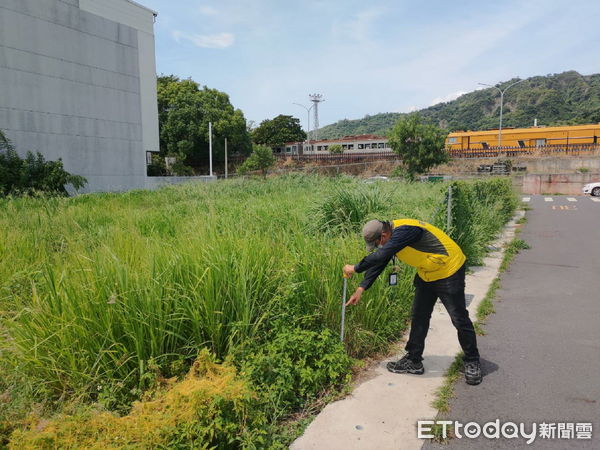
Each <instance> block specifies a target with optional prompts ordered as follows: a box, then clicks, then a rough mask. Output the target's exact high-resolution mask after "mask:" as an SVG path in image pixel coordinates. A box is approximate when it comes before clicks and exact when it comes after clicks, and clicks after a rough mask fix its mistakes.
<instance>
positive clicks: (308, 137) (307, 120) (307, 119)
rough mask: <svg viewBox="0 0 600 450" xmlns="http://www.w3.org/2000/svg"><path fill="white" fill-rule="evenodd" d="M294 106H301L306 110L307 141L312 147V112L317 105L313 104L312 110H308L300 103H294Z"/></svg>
mask: <svg viewBox="0 0 600 450" xmlns="http://www.w3.org/2000/svg"><path fill="white" fill-rule="evenodd" d="M293 104H294V105H297V106H300V107H302V108H304V109H305V110H306V140H307V141H308V143H309V145H310V110H311V109H313V107H314V106H315V105H314V103H313V104H312V105H311V107H310V108H307V107H306V106H304V105H302V104H300V103H293Z"/></svg>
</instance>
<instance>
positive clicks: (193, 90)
mask: <svg viewBox="0 0 600 450" xmlns="http://www.w3.org/2000/svg"><path fill="white" fill-rule="evenodd" d="M158 120H159V127H160V154H161V156H163V157H164V156H179V158H180V159H181V158H183V160H184V161H182V162H183V163H185V164H187V165H190V166H199V165H205V164H206V163H207V162H208V152H209V140H208V123H209V122H212V125H213V157H214V158H215V160H216V161H223V160H224V154H225V149H224V147H225V146H224V138H227V141H228V147H229V149H228V151H230V152H236V153H240V154H243V155H247V154H249V153H250V151H251V149H252V145H251V141H250V134H249V133H248V131H247V129H246V126H247V125H246V119H245V118H244V114H243V113H242V111H240V110H239V109H234V107H233V106H232V105H231V103H230V101H229V96H228V95H227V94H225V93H224V92H220V91H218V90H216V89H209V88H207V87H206V86H205V87H203V88H202V89H200V85H199V84H198V83H196V82H195V81H193V80H191V79H187V80H180V79H179V78H178V77H176V76H174V75H168V76H160V77H158Z"/></svg>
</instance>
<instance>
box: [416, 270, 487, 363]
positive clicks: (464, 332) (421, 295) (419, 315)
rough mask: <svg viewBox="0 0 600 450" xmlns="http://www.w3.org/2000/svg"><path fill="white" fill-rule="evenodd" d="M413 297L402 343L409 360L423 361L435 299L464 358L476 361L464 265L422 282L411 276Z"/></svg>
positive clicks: (476, 354)
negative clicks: (449, 323) (450, 327)
mask: <svg viewBox="0 0 600 450" xmlns="http://www.w3.org/2000/svg"><path fill="white" fill-rule="evenodd" d="M414 286H415V299H414V301H413V306H412V324H411V328H410V336H409V338H408V343H407V344H406V351H407V352H408V356H409V358H410V359H411V360H413V361H422V360H423V350H424V349H425V338H426V337H427V331H429V320H430V319H431V313H432V311H433V307H434V305H435V302H436V301H437V299H438V298H439V299H440V300H441V301H442V303H443V304H444V307H445V308H446V311H448V314H449V315H450V319H451V320H452V324H453V325H454V327H455V328H456V331H457V334H458V341H459V342H460V346H461V347H462V349H463V352H464V357H463V359H464V361H465V362H470V361H479V351H478V350H477V337H476V335H475V330H474V329H473V323H472V322H471V319H470V318H469V311H467V308H466V301H465V266H464V265H463V266H462V267H461V268H460V269H459V270H458V271H457V272H456V273H455V274H454V275H452V276H450V277H448V278H444V279H441V280H437V281H430V282H426V281H423V279H421V277H419V275H415V280H414Z"/></svg>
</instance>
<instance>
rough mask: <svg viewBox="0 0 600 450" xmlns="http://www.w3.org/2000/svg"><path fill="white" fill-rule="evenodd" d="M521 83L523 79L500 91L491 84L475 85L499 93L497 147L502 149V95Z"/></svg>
mask: <svg viewBox="0 0 600 450" xmlns="http://www.w3.org/2000/svg"><path fill="white" fill-rule="evenodd" d="M523 81H525V79H523V80H519V81H515V82H514V83H513V84H511V85H509V86H507V87H505V88H504V89H500V88H499V87H498V86H492V85H491V84H485V83H477V84H480V85H482V86H488V87H491V88H495V89H498V92H500V126H499V127H498V147H502V107H503V105H504V93H505V92H506V91H508V90H509V89H510V88H511V87H513V86H514V85H515V84H519V83H522V82H523Z"/></svg>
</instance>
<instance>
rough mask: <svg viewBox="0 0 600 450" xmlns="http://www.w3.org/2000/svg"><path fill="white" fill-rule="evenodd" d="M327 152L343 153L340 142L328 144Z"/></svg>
mask: <svg viewBox="0 0 600 450" xmlns="http://www.w3.org/2000/svg"><path fill="white" fill-rule="evenodd" d="M329 153H331V154H332V155H341V154H342V153H344V148H343V147H342V146H341V145H340V144H333V145H330V146H329Z"/></svg>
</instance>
